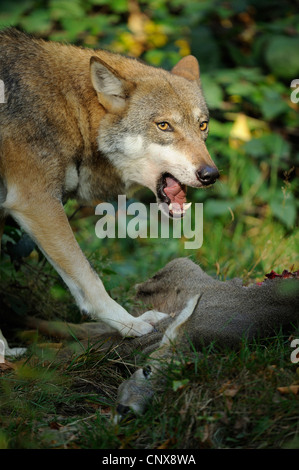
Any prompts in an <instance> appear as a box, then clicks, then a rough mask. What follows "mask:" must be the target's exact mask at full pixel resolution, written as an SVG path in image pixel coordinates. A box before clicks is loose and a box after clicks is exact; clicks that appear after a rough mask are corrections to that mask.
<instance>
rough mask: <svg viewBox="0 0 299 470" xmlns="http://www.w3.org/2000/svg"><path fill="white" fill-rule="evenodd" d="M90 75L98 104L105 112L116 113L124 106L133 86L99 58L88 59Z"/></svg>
mask: <svg viewBox="0 0 299 470" xmlns="http://www.w3.org/2000/svg"><path fill="white" fill-rule="evenodd" d="M90 74H91V81H92V84H93V87H94V89H95V90H96V92H97V94H98V98H99V102H100V103H101V104H102V105H103V106H104V108H105V109H107V111H109V112H111V113H118V112H120V111H121V110H122V109H124V108H125V106H126V100H127V98H128V96H129V92H130V90H131V89H132V87H133V84H132V83H130V82H128V81H127V80H124V79H123V78H121V77H120V76H119V74H118V73H117V72H116V71H115V70H114V69H113V68H111V67H110V66H109V65H108V64H107V63H106V62H104V61H102V60H101V59H100V58H99V57H96V56H92V57H91V59H90Z"/></svg>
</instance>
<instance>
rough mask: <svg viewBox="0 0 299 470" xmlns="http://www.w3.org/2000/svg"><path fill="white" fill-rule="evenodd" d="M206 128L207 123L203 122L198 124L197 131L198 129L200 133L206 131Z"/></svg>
mask: <svg viewBox="0 0 299 470" xmlns="http://www.w3.org/2000/svg"><path fill="white" fill-rule="evenodd" d="M207 128H208V123H207V121H203V122H201V123H200V124H199V129H200V130H201V131H206V130H207Z"/></svg>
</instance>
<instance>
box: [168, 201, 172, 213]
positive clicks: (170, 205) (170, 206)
mask: <svg viewBox="0 0 299 470" xmlns="http://www.w3.org/2000/svg"><path fill="white" fill-rule="evenodd" d="M168 208H169V210H170V211H172V202H171V203H170V204H169V206H168Z"/></svg>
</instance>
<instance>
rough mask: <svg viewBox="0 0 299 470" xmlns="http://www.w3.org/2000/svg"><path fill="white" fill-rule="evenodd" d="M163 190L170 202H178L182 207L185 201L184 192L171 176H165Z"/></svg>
mask: <svg viewBox="0 0 299 470" xmlns="http://www.w3.org/2000/svg"><path fill="white" fill-rule="evenodd" d="M164 192H165V194H166V196H168V197H169V199H170V201H171V202H172V203H176V204H179V205H180V206H181V207H183V204H184V202H186V192H185V191H184V190H183V189H182V188H181V186H180V185H179V183H178V182H177V181H175V180H174V179H173V178H170V177H167V178H166V186H165V188H164Z"/></svg>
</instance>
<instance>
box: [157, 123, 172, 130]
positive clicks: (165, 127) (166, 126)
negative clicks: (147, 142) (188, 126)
mask: <svg viewBox="0 0 299 470" xmlns="http://www.w3.org/2000/svg"><path fill="white" fill-rule="evenodd" d="M157 126H158V128H159V129H160V131H172V127H171V125H170V124H168V122H165V121H163V122H157Z"/></svg>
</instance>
